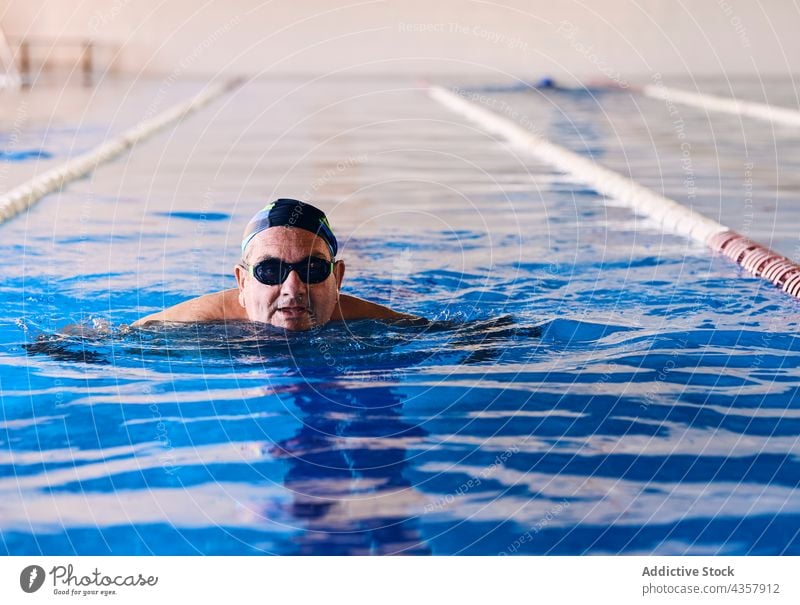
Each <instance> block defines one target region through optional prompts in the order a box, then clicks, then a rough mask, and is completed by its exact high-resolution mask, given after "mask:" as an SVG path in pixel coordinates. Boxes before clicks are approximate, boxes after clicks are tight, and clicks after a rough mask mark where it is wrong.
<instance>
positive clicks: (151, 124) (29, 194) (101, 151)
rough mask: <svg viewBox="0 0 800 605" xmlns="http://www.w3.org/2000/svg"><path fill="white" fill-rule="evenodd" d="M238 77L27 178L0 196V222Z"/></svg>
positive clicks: (197, 105)
mask: <svg viewBox="0 0 800 605" xmlns="http://www.w3.org/2000/svg"><path fill="white" fill-rule="evenodd" d="M240 83H241V80H230V81H227V82H223V83H220V84H215V85H212V86H209V87H207V88H206V89H205V90H203V91H202V92H200V93H198V94H197V95H195V96H194V97H192V98H191V99H188V100H187V101H184V102H183V103H178V104H177V105H174V106H173V107H171V108H169V109H167V110H165V111H163V112H161V113H160V114H158V115H156V116H153V117H151V118H147V119H145V120H142V121H141V122H139V123H138V124H136V126H134V127H132V128H130V129H128V130H126V131H124V132H122V133H121V134H118V135H117V136H115V137H113V138H112V139H110V140H109V141H107V142H105V143H103V144H101V145H99V146H97V147H95V148H94V149H91V150H89V151H87V152H85V153H82V154H81V155H78V156H76V157H74V158H72V159H70V160H67V161H66V162H64V163H63V164H61V165H59V166H56V167H54V168H51V169H49V170H47V171H45V172H43V173H41V174H39V175H37V176H35V177H34V178H32V179H30V180H29V181H27V182H25V183H23V184H22V185H19V186H17V187H14V188H13V189H11V190H10V191H7V192H6V193H4V194H2V195H0V225H2V224H3V223H4V222H5V221H7V220H9V219H11V218H13V217H14V216H16V215H17V214H19V213H20V212H22V211H24V210H26V209H28V208H30V207H31V206H32V205H33V204H35V203H36V202H38V201H39V200H40V199H42V198H43V197H44V196H46V195H47V194H48V193H52V192H53V191H58V190H60V189H62V188H63V187H65V186H66V185H67V184H68V183H70V182H72V181H74V180H76V179H79V178H81V177H83V176H86V175H87V174H89V173H91V172H92V171H94V170H95V169H96V168H97V167H98V166H100V165H101V164H105V163H106V162H109V161H111V160H113V159H114V158H116V157H118V156H119V155H120V154H122V153H124V152H125V151H127V150H128V149H130V148H131V147H133V146H134V145H135V144H136V143H138V142H140V141H142V140H144V139H146V138H148V137H150V136H152V135H153V134H155V133H157V132H159V131H160V130H163V129H164V128H166V127H168V126H170V125H172V124H176V123H177V122H179V121H180V120H181V119H183V118H184V117H186V116H187V115H189V114H190V113H192V112H194V111H197V110H198V109H200V108H201V107H203V106H205V105H207V104H209V103H210V102H211V101H213V100H215V99H217V98H218V97H220V96H222V95H223V94H225V93H227V92H229V91H231V90H233V89H234V88H236V87H237V86H239V84H240Z"/></svg>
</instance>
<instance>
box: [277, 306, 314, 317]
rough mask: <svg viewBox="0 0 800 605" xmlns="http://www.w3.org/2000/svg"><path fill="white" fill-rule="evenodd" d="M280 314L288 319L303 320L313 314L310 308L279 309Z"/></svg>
mask: <svg viewBox="0 0 800 605" xmlns="http://www.w3.org/2000/svg"><path fill="white" fill-rule="evenodd" d="M278 313H280V314H281V315H283V316H284V317H285V318H287V319H301V318H303V317H307V316H308V315H310V314H311V310H310V309H309V308H308V307H279V308H278Z"/></svg>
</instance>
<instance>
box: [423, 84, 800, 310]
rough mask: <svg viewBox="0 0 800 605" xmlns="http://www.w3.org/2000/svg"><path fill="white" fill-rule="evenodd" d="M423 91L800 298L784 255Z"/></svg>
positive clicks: (461, 102) (440, 92) (446, 94)
mask: <svg viewBox="0 0 800 605" xmlns="http://www.w3.org/2000/svg"><path fill="white" fill-rule="evenodd" d="M428 92H429V94H430V96H431V97H433V99H435V100H436V101H438V102H439V103H441V104H442V105H444V106H445V107H447V108H448V109H450V110H452V111H454V112H455V113H458V114H460V115H462V116H464V117H465V118H467V119H469V120H471V121H473V122H475V123H477V124H478V125H479V126H480V127H481V128H482V129H485V130H487V131H489V132H493V133H495V134H498V135H500V136H502V137H503V138H505V139H506V140H507V141H508V142H509V143H511V144H513V145H515V146H517V147H519V148H521V149H522V150H524V151H525V152H527V153H528V154H530V155H532V156H533V157H535V158H536V159H538V160H539V161H541V162H544V163H545V164H549V165H550V166H552V167H554V168H556V169H557V170H560V171H562V172H565V173H567V174H568V175H570V176H571V177H572V178H573V179H574V180H575V181H577V182H580V183H585V184H587V185H589V186H590V187H592V188H593V189H594V190H595V191H597V192H598V193H600V194H602V195H605V196H607V197H609V198H613V199H615V200H617V201H619V202H621V203H622V204H623V205H625V206H626V207H628V208H630V209H631V210H633V211H634V212H636V213H637V214H639V215H642V216H645V217H647V218H649V219H651V220H653V221H655V222H656V223H658V224H659V225H660V226H661V228H662V229H663V230H664V231H666V232H670V233H675V234H677V235H682V236H684V237H687V238H689V239H692V240H694V241H697V242H701V243H703V244H705V245H707V246H709V247H710V248H711V249H712V250H714V251H715V252H719V253H721V254H723V255H725V256H727V257H728V258H730V259H731V260H733V261H734V262H735V263H737V264H738V265H740V266H741V267H743V268H744V269H745V270H746V271H748V272H749V273H751V274H752V275H755V276H758V277H762V278H764V279H766V280H768V281H770V282H771V283H772V284H774V285H776V286H778V287H780V288H781V289H782V290H783V291H784V292H786V293H788V294H790V295H791V296H794V297H795V298H800V265H798V264H797V263H795V262H793V261H792V260H790V259H789V258H786V257H785V256H782V255H780V254H778V253H777V252H773V251H772V250H770V249H769V248H767V247H766V246H763V245H762V244H759V243H758V242H754V241H752V240H750V239H748V238H746V237H744V236H743V235H740V234H739V233H736V232H735V231H732V230H731V229H729V228H728V227H726V226H725V225H722V224H721V223H718V222H717V221H715V220H712V219H710V218H708V217H707V216H704V215H702V214H700V213H699V212H696V211H694V210H691V209H690V208H687V207H685V206H683V205H682V204H680V203H678V202H676V201H675V200H671V199H669V198H667V197H664V196H663V195H661V194H659V193H656V192H655V191H653V190H652V189H648V188H647V187H644V186H643V185H640V184H639V183H637V182H636V181H634V180H632V179H629V178H627V177H625V176H623V175H621V174H619V173H618V172H614V171H613V170H609V169H608V168H604V167H602V166H600V165H598V164H596V163H595V162H593V161H592V160H590V159H588V158H586V157H583V156H581V155H578V154H577V153H575V152H573V151H570V150H569V149H567V148H565V147H562V146H560V145H556V144H555V143H552V142H550V141H548V140H547V139H545V138H543V137H540V136H539V135H537V134H534V133H532V132H530V131H529V130H527V129H525V128H522V127H521V126H519V125H517V124H516V123H515V122H513V121H511V120H509V119H508V118H505V117H503V116H501V115H499V114H497V113H495V112H494V111H491V110H490V109H487V108H485V107H481V106H480V105H478V104H476V103H473V102H471V101H469V100H467V99H466V98H464V97H462V96H461V95H458V94H456V93H454V92H452V91H450V90H447V89H445V88H442V87H441V86H430V87H429V88H428Z"/></svg>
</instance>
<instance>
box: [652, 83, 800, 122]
mask: <svg viewBox="0 0 800 605" xmlns="http://www.w3.org/2000/svg"><path fill="white" fill-rule="evenodd" d="M640 90H641V93H642V94H643V95H645V96H647V97H652V98H654V99H661V100H662V101H668V102H674V103H681V104H683V105H691V106H693V107H700V108H701V109H705V110H706V111H716V112H720V113H730V114H733V115H737V116H747V117H750V118H756V119H759V120H766V121H767V122H776V123H778V124H787V125H789V126H800V111H797V110H795V109H787V108H785V107H775V106H774V105H767V104H766V103H755V102H753V101H740V100H739V99H727V98H725V97H719V96H716V95H707V94H702V93H698V92H690V91H688V90H681V89H679V88H667V87H666V86H664V85H662V84H648V85H647V86H643V87H642V88H641V89H640Z"/></svg>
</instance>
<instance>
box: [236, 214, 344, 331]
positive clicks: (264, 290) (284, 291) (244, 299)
mask: <svg viewBox="0 0 800 605" xmlns="http://www.w3.org/2000/svg"><path fill="white" fill-rule="evenodd" d="M308 256H318V257H319V258H324V259H326V260H331V251H330V248H328V244H326V243H325V240H323V239H322V238H320V237H317V236H316V235H314V234H313V233H311V232H309V231H306V230H305V229H298V228H294V227H270V228H269V229H265V230H264V231H262V232H261V233H259V234H258V235H256V236H255V237H254V238H253V239H252V240H251V241H250V243H249V244H248V245H247V248H246V249H245V257H244V260H245V261H246V263H247V264H248V265H257V264H258V263H259V262H261V261H262V260H264V259H266V258H276V259H280V260H282V261H285V262H287V263H296V262H298V261H301V260H303V259H304V258H306V257H308ZM234 271H235V274H236V283H237V284H238V285H239V303H240V304H241V305H242V306H243V307H244V308H245V311H246V312H247V317H248V318H249V319H250V320H251V321H260V322H263V323H268V324H272V325H273V326H277V327H280V328H286V329H287V330H309V329H311V328H313V327H316V326H322V325H324V324H326V323H327V322H328V321H330V319H331V316H332V315H333V312H334V310H335V309H336V305H337V303H338V301H339V288H340V287H341V285H342V278H343V277H344V263H343V262H342V261H337V262H336V264H335V265H334V268H333V272H332V273H331V275H329V276H328V278H327V279H326V280H325V281H322V282H320V283H318V284H306V283H303V281H302V280H301V279H300V276H299V275H298V273H297V271H292V272H291V273H289V276H288V277H287V278H286V280H285V281H284V282H283V283H282V284H278V285H276V286H268V285H266V284H262V283H261V282H259V281H258V280H257V279H256V278H255V277H253V276H251V275H250V273H249V271H247V270H245V269H243V268H242V267H241V266H239V265H237V266H236V268H235V269H234Z"/></svg>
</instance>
